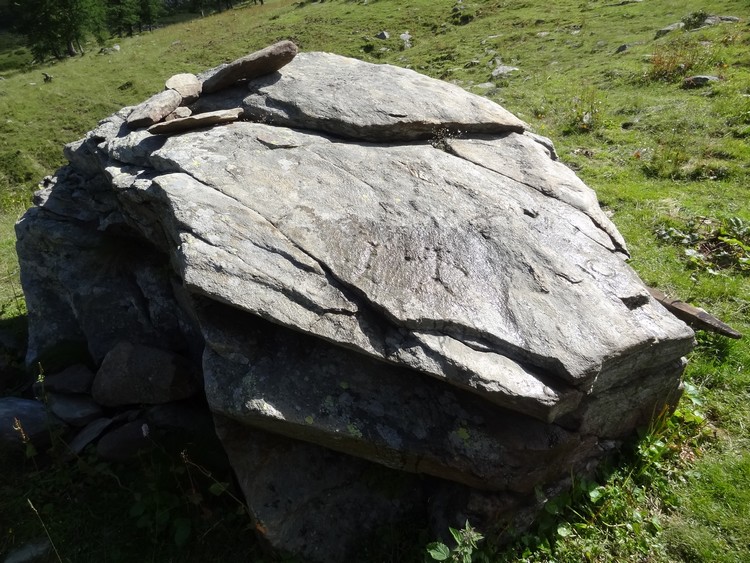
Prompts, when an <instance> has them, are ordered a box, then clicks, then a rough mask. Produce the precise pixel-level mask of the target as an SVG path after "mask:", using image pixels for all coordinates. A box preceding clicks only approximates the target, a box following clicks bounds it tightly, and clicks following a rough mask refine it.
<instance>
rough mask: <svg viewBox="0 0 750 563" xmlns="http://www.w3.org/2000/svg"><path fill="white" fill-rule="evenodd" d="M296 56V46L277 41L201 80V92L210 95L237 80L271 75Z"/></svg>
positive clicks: (287, 42) (288, 42) (289, 42)
mask: <svg viewBox="0 0 750 563" xmlns="http://www.w3.org/2000/svg"><path fill="white" fill-rule="evenodd" d="M296 55H297V46H296V45H295V44H294V43H292V42H291V41H279V42H278V43H275V44H273V45H271V46H269V47H266V48H265V49H261V50H260V51H256V52H255V53H251V54H249V55H247V56H245V57H242V58H241V59H237V60H236V61H234V62H232V63H229V64H228V65H225V66H222V67H219V68H218V69H217V70H216V71H215V72H213V73H212V74H211V75H210V76H208V77H207V78H205V79H204V80H203V92H204V93H205V94H211V93H213V92H218V91H219V90H222V89H224V88H226V87H228V86H231V85H232V84H234V83H235V82H237V81H239V80H249V79H251V78H257V77H258V76H263V75H265V74H271V73H272V72H274V71H277V70H279V69H280V68H281V67H283V66H284V65H286V64H287V63H289V62H290V61H291V60H292V59H293V58H294V57H295V56H296Z"/></svg>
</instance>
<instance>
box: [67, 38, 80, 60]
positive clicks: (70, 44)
mask: <svg viewBox="0 0 750 563" xmlns="http://www.w3.org/2000/svg"><path fill="white" fill-rule="evenodd" d="M77 54H78V51H76V48H75V46H74V45H73V40H72V39H71V40H70V41H68V55H70V56H71V57H75V56H76V55H77Z"/></svg>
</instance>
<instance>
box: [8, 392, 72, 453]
mask: <svg viewBox="0 0 750 563" xmlns="http://www.w3.org/2000/svg"><path fill="white" fill-rule="evenodd" d="M60 425H62V422H61V421H60V420H59V419H58V418H57V417H55V416H54V415H53V414H51V413H49V412H47V408H46V407H45V405H44V403H42V402H40V401H35V400H33V399H21V398H19V397H0V452H1V451H3V450H5V449H16V448H21V447H23V444H24V443H25V442H27V441H28V442H31V443H32V444H34V445H35V446H40V445H44V444H48V443H49V441H50V436H51V432H53V431H54V428H55V427H57V426H60Z"/></svg>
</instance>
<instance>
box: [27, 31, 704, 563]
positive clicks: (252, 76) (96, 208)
mask: <svg viewBox="0 0 750 563" xmlns="http://www.w3.org/2000/svg"><path fill="white" fill-rule="evenodd" d="M295 54H296V47H294V45H293V44H291V43H288V42H287V43H282V44H277V45H275V46H272V47H271V48H269V49H267V50H263V51H260V52H258V53H254V54H253V55H249V56H248V57H246V58H245V62H238V63H237V64H235V65H234V66H233V65H225V66H221V67H218V68H217V69H213V70H211V71H208V72H206V73H204V74H202V75H200V76H199V78H200V79H201V80H203V91H202V93H201V96H200V98H199V99H198V100H197V101H196V102H194V103H193V104H191V110H192V111H193V115H192V116H191V117H190V118H188V119H186V120H183V121H178V122H177V124H176V125H172V124H174V123H175V121H170V122H165V123H164V124H159V125H156V126H153V127H152V128H151V129H150V130H148V131H147V130H144V129H140V130H137V131H134V130H132V129H131V128H129V127H128V126H127V123H128V119H129V116H130V115H132V113H131V110H130V109H124V110H121V111H120V112H117V113H115V114H114V115H112V116H110V117H108V118H107V119H105V120H103V121H102V122H100V124H99V126H98V127H97V128H96V129H95V130H94V131H92V132H90V133H89V134H88V135H87V136H86V137H85V138H84V139H82V140H80V141H77V142H74V143H71V144H70V145H68V146H67V147H66V149H65V155H66V157H67V158H68V160H69V162H70V164H69V165H68V166H66V167H63V168H62V169H60V170H59V171H58V172H57V174H56V175H55V176H54V178H52V179H51V181H50V182H48V183H47V185H46V187H45V188H44V189H43V190H42V191H40V192H39V193H38V195H37V197H36V199H35V207H34V208H32V209H30V210H29V211H28V212H27V213H26V214H25V215H24V217H23V218H22V219H21V220H20V221H19V222H18V224H17V226H16V232H17V237H18V244H17V250H18V257H19V262H20V267H21V281H22V284H23V287H24V290H25V293H26V302H27V307H28V310H29V351H28V353H27V363H28V364H30V365H31V364H33V362H34V361H35V359H36V358H38V357H41V356H43V355H44V354H45V353H46V351H47V350H48V349H50V348H52V347H54V346H58V345H59V344H60V343H61V338H62V337H61V334H64V335H66V338H73V339H75V340H76V341H82V342H84V343H85V348H86V349H87V350H88V351H89V353H90V356H91V358H92V359H93V361H94V362H96V363H100V367H99V370H98V372H97V375H96V378H95V380H94V384H93V390H92V393H93V398H94V399H95V400H96V401H97V402H98V403H99V404H101V405H103V406H106V407H112V408H115V407H117V406H119V405H140V404H153V403H160V404H163V403H168V402H171V401H180V400H181V399H183V398H186V397H189V396H191V395H193V394H194V393H198V392H199V391H200V390H201V389H203V392H204V393H205V401H206V403H207V404H208V406H209V408H210V409H211V413H212V416H213V419H214V421H215V426H216V430H217V434H218V435H219V437H220V439H221V441H222V444H223V447H224V449H225V450H226V452H227V454H228V456H229V459H230V461H231V464H232V466H233V469H234V471H235V473H236V475H237V479H238V481H239V482H240V484H241V486H242V489H243V491H244V493H245V495H246V500H247V502H248V506H249V509H250V513H251V515H252V518H253V520H254V522H253V523H254V525H255V528H256V529H257V530H258V533H259V535H260V536H261V538H262V539H263V541H264V542H266V543H267V544H268V545H270V546H271V547H272V548H273V549H275V550H277V551H279V552H281V553H284V554H291V555H294V556H298V557H302V558H304V559H309V560H311V561H325V562H326V563H335V562H338V561H354V560H359V559H360V555H361V554H360V553H358V552H357V549H358V546H359V545H362V542H363V541H367V538H368V537H372V536H371V534H373V533H374V532H375V531H376V530H377V529H378V528H379V527H383V526H393V525H394V523H395V522H402V521H404V520H406V521H408V520H411V521H415V520H417V519H422V520H421V521H427V520H429V521H430V522H433V523H435V525H437V526H439V528H440V529H439V530H435V531H434V532H435V533H438V532H444V531H445V529H446V527H447V526H454V527H461V526H463V525H464V522H465V521H466V519H467V518H471V521H472V522H482V523H492V526H491V527H488V529H487V530H484V531H485V532H487V533H488V534H489V533H491V532H492V530H493V529H501V528H502V527H503V526H504V525H505V526H513V527H515V528H523V527H525V526H527V525H528V524H529V523H530V521H531V519H532V518H533V515H534V513H535V512H536V511H538V510H539V508H540V506H539V504H538V502H537V501H536V500H535V491H537V490H540V491H549V492H550V494H552V493H553V492H555V491H561V490H564V489H565V488H566V487H568V486H569V485H570V478H571V476H574V477H584V476H587V475H591V473H592V472H593V471H594V469H595V468H596V466H597V464H598V463H599V462H600V461H601V460H602V458H603V457H604V456H606V455H608V454H609V453H610V452H612V451H613V449H614V448H616V447H617V446H618V445H619V444H620V443H621V442H622V440H624V439H626V438H627V437H628V436H630V435H632V433H633V432H634V430H635V429H636V428H637V427H639V426H644V425H647V424H649V423H650V422H651V420H652V418H653V417H654V416H655V414H656V413H661V412H664V411H668V410H669V409H670V408H672V407H673V406H674V404H675V402H676V400H677V398H678V397H679V395H680V392H681V387H680V375H681V373H682V371H683V370H684V367H685V361H684V359H683V357H684V356H685V355H686V354H687V353H688V352H690V350H691V349H692V347H693V344H694V339H693V337H694V335H693V332H692V331H691V330H690V328H689V327H687V326H686V325H685V324H684V323H683V322H681V321H680V320H678V319H677V318H675V317H674V316H672V315H671V314H669V312H667V311H666V310H665V309H664V308H663V307H662V306H661V305H659V303H658V302H657V301H656V300H655V299H654V298H653V297H652V296H651V295H650V293H649V292H648V290H647V289H646V287H645V286H644V285H643V283H642V281H641V280H640V279H639V278H638V276H637V275H636V273H635V272H634V271H633V270H632V269H631V268H630V267H629V266H628V264H627V263H626V261H625V259H626V258H627V257H628V252H627V247H626V244H625V240H624V239H623V237H622V235H621V234H620V233H619V231H618V230H617V229H616V227H615V226H614V224H613V223H612V221H611V220H610V219H609V217H608V216H607V214H606V213H604V212H603V211H602V210H601V208H600V207H599V205H598V202H597V200H596V194H595V193H594V192H593V191H592V190H591V189H590V188H588V187H587V186H586V185H585V184H584V183H583V182H582V181H581V180H580V179H579V178H578V177H576V175H575V174H574V173H573V172H572V171H571V170H570V169H568V168H567V167H565V166H564V164H562V163H561V161H559V160H558V159H557V155H556V153H555V149H554V145H553V144H552V141H550V140H549V139H546V138H544V137H541V136H538V135H535V134H533V133H531V132H530V131H528V126H527V125H526V124H524V123H523V122H522V121H521V120H520V119H518V118H517V117H515V116H514V115H512V114H511V113H510V112H508V111H507V110H505V109H504V108H503V107H501V106H499V105H497V104H495V103H494V102H492V101H490V100H487V99H486V98H483V97H481V96H477V95H475V94H471V93H469V92H466V91H465V90H463V89H461V88H459V87H458V86H456V85H453V84H447V83H445V82H441V81H439V80H435V79H432V78H429V77H426V76H423V75H420V74H418V73H416V72H414V71H412V70H407V69H401V68H397V67H394V66H390V65H375V64H371V63H366V62H363V61H356V60H353V59H349V58H346V57H341V56H338V55H334V54H330V53H301V54H299V55H298V56H294V55H295ZM287 63H288V64H287ZM268 73H270V74H268ZM238 81H239V82H238ZM175 94H176V93H175ZM176 95H178V94H176ZM178 96H179V95H178ZM214 111H225V112H226V111H228V114H226V115H229V116H230V117H231V119H232V120H233V121H232V122H230V123H214V124H209V122H207V121H201V119H213V118H214V117H215V116H213V115H209V114H207V112H214ZM240 114H241V116H242V119H237V117H239V116H240ZM221 115H225V114H221ZM252 120H254V121H255V122H252ZM183 124H191V125H190V126H191V127H195V126H198V127H199V128H197V129H196V128H191V129H189V130H176V129H172V127H182V126H183ZM196 124H200V125H196ZM154 133H159V134H154ZM102 319H104V320H105V321H106V322H102ZM200 376H202V381H201V377H200ZM201 384H202V385H201ZM197 399H201V400H202V399H203V398H202V397H201V398H197ZM185 412H187V411H182V409H178V410H177V411H174V412H173V411H172V410H171V407H169V406H167V405H165V406H164V407H159V408H149V409H146V412H141V411H140V410H139V411H138V412H136V413H132V416H131V415H128V420H129V421H130V423H129V424H128V425H126V426H124V427H122V428H120V429H117V430H113V431H112V432H110V433H108V434H106V435H105V436H104V437H103V438H102V439H101V440H100V441H99V444H98V448H99V449H100V453H102V455H107V456H110V457H112V458H117V459H119V458H124V457H127V456H128V455H131V454H132V453H133V452H137V451H138V449H139V448H141V447H142V446H147V445H148V444H147V443H146V442H147V441H148V438H147V437H146V436H145V435H144V426H143V425H144V424H146V425H147V429H148V428H151V425H152V423H153V426H154V427H158V426H159V424H164V425H166V426H169V427H173V426H174V425H177V426H178V427H181V428H183V429H185V426H184V422H185V418H186V416H187V417H189V416H190V415H189V414H188V415H186V414H185ZM134 417H137V420H134ZM113 418H116V417H113ZM159 421H161V422H159ZM167 421H171V422H167ZM91 424H92V425H94V424H96V425H95V426H91V427H90V428H91V430H90V431H89V432H86V433H85V434H82V435H81V438H80V442H81V443H82V442H86V441H89V440H93V439H95V437H96V434H97V433H98V432H100V431H102V428H103V427H104V426H108V425H109V424H111V426H108V428H112V427H113V426H115V424H116V423H115V422H111V423H108V422H107V420H106V419H104V420H101V421H100V422H98V423H91ZM188 426H189V425H188ZM87 428H88V427H87ZM178 431H179V430H178ZM187 431H188V432H192V430H189V429H187ZM195 432H196V433H197V432H198V430H197V429H196V431H195ZM120 436H121V437H120ZM118 442H122V443H123V444H124V445H123V446H122V449H121V450H117V449H116V447H115V446H117V445H118ZM126 446H127V447H126ZM77 447H82V446H80V444H78V445H77ZM383 482H385V483H387V484H388V485H389V487H385V489H384V488H383V487H379V486H376V485H375V484H377V483H383ZM391 485H398V487H397V490H396V491H395V492H394V490H393V487H391ZM363 507H365V508H363Z"/></svg>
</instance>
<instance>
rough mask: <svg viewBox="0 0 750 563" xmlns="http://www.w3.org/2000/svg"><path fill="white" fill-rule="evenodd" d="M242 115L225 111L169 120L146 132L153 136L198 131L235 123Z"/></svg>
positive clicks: (232, 111)
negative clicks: (202, 128) (203, 128)
mask: <svg viewBox="0 0 750 563" xmlns="http://www.w3.org/2000/svg"><path fill="white" fill-rule="evenodd" d="M241 115H242V110H241V109H239V108H236V109H227V110H218V111H210V112H205V113H199V114H197V115H189V116H186V117H183V118H175V119H170V120H169V121H164V122H162V123H156V124H154V125H152V126H151V127H149V128H148V132H149V133H152V134H154V135H169V134H171V133H178V132H180V131H188V130H190V129H200V128H201V127H210V126H211V125H219V124H221V123H232V122H233V121H237V120H238V119H239V118H240V116H241Z"/></svg>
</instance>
